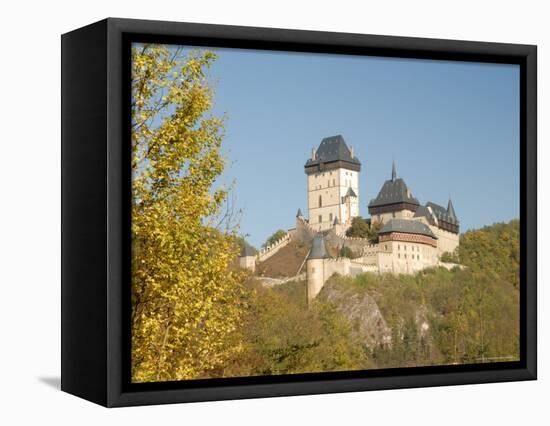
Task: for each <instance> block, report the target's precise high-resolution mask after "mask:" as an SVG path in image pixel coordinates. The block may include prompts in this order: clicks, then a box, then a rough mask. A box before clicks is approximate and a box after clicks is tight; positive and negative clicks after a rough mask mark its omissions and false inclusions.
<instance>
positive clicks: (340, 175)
mask: <svg viewBox="0 0 550 426" xmlns="http://www.w3.org/2000/svg"><path fill="white" fill-rule="evenodd" d="M349 188H352V189H353V191H354V192H355V194H356V195H357V197H356V198H355V199H353V200H352V202H351V203H350V205H349V206H348V205H346V204H345V203H343V197H344V196H345V195H346V193H347V192H348V189H349ZM319 197H320V199H319ZM307 200H308V218H309V224H310V225H311V226H313V227H314V228H315V229H316V230H317V231H324V230H327V229H330V228H331V227H332V225H333V223H334V219H335V218H336V217H337V218H338V220H339V221H340V222H349V218H350V217H355V216H358V215H359V173H358V172H356V171H353V170H347V169H342V168H340V169H335V170H328V171H325V172H319V173H312V174H309V175H307ZM319 201H321V202H320V203H319Z"/></svg>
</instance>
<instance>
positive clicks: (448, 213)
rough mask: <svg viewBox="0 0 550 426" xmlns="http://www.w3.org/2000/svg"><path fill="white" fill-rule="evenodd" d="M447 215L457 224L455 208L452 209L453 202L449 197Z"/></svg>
mask: <svg viewBox="0 0 550 426" xmlns="http://www.w3.org/2000/svg"><path fill="white" fill-rule="evenodd" d="M447 215H448V216H449V217H450V218H451V219H452V220H454V221H455V222H458V218H457V217H456V213H455V208H454V207H453V202H452V201H451V198H450V197H449V204H447Z"/></svg>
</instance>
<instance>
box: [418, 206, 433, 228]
mask: <svg viewBox="0 0 550 426" xmlns="http://www.w3.org/2000/svg"><path fill="white" fill-rule="evenodd" d="M414 217H425V218H426V220H427V221H428V223H429V224H430V225H435V220H434V216H433V214H432V213H431V212H430V210H428V207H426V206H418V208H417V209H416V212H415V213H414Z"/></svg>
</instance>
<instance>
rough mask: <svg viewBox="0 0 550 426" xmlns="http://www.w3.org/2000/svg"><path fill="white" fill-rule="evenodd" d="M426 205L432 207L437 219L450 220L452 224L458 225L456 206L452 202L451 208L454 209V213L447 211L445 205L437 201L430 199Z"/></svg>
mask: <svg viewBox="0 0 550 426" xmlns="http://www.w3.org/2000/svg"><path fill="white" fill-rule="evenodd" d="M426 207H430V208H431V209H432V211H433V213H434V215H435V217H436V218H437V220H442V221H444V222H448V223H450V224H452V225H458V223H459V222H458V219H457V217H456V214H455V211H454V208H453V204H452V203H451V209H452V213H453V214H452V215H450V214H449V213H447V209H446V208H445V207H443V206H440V205H439V204H436V203H432V202H431V201H428V202H427V203H426ZM452 216H454V217H452Z"/></svg>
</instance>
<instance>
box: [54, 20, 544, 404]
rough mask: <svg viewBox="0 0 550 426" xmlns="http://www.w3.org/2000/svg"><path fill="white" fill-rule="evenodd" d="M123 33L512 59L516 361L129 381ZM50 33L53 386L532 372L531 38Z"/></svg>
mask: <svg viewBox="0 0 550 426" xmlns="http://www.w3.org/2000/svg"><path fill="white" fill-rule="evenodd" d="M132 41H141V42H144V41H148V42H158V43H174V44H187V45H195V46H213V47H238V48H250V49H265V50H279V51H298V52H317V53H340V54H341V53H345V54H351V55H374V56H384V57H401V58H425V59H444V60H456V61H476V62H492V63H513V64H519V65H520V103H521V106H520V114H521V118H520V131H521V135H520V144H521V146H520V162H521V164H520V243H521V255H520V264H521V266H520V283H521V284H520V336H521V337H520V361H517V362H500V363H487V364H469V365H454V366H434V367H414V368H400V369H391V370H390V369H386V370H369V371H359V372H357V371H354V372H342V373H314V374H302V375H286V376H266V377H252V378H230V379H209V380H195V381H186V382H168V383H144V384H132V383H130V381H129V368H130V364H129V344H130V332H129V321H126V319H128V318H129V317H128V315H129V303H130V297H129V285H130V277H129V271H130V232H129V223H130V217H129V215H130V209H129V203H130V199H129V197H130V191H129V182H130V170H129V164H130V162H129V155H130V144H129V131H130V130H129V126H130V120H129V96H130V94H129V92H130V90H129V87H130V86H129V78H130V72H129V71H130V68H129V66H130V58H129V52H130V50H129V46H130V43H131V42H132ZM61 42H62V184H61V186H62V218H61V221H62V282H61V296H62V312H61V314H62V325H61V332H62V345H61V355H62V358H61V370H62V375H61V388H62V390H63V391H65V392H68V393H71V394H74V395H77V396H80V397H82V398H85V399H87V400H90V401H93V402H95V403H98V404H101V405H104V406H108V407H117V406H131V405H143V404H161V403H175V402H191V401H207V400H222V399H238V398H257V397H272V396H285V395H304V394H320V393H331V392H351V391H366V390H376V389H396V388H414V387H423V386H443V385H459V384H470V383H487V382H504V381H517V380H534V379H536V377H537V312H536V309H537V299H536V298H537V49H536V46H532V45H520V44H501V43H486V42H471V41H454V40H438V39H421V38H408V37H391V36H375V35H363V34H345V33H329V32H316V31H297V30H284V29H273V28H252V27H237V26H225V25H205V24H190V23H176V22H161V21H144V20H129V19H117V18H109V19H106V20H103V21H100V22H97V23H94V24H91V25H89V26H86V27H83V28H80V29H78V30H75V31H72V32H69V33H67V34H64V35H63V36H62V39H61Z"/></svg>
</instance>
